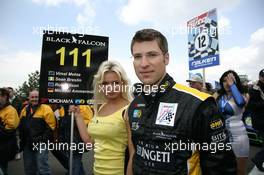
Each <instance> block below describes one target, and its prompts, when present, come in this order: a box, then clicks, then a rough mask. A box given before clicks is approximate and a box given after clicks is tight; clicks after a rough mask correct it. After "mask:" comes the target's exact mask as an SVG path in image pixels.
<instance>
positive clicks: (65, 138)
mask: <svg viewBox="0 0 264 175" xmlns="http://www.w3.org/2000/svg"><path fill="white" fill-rule="evenodd" d="M78 107H79V109H80V114H81V116H82V117H83V118H82V120H83V121H84V124H85V126H87V125H88V124H89V122H90V121H91V118H92V116H93V112H92V109H91V108H90V106H88V105H79V106H78ZM69 109H70V106H69V105H64V110H65V115H64V116H61V119H60V120H61V121H60V124H59V129H58V130H59V137H58V141H59V142H60V143H67V144H71V143H70V138H71V113H70V112H69ZM55 115H56V114H55ZM73 143H75V144H76V145H78V144H83V141H82V139H81V136H80V134H79V131H78V127H77V125H76V123H74V132H73ZM72 151H73V165H72V168H73V169H72V173H73V175H84V174H85V171H84V167H83V163H82V157H83V152H84V150H72ZM57 153H58V152H57ZM62 153H63V154H62V155H61V156H60V158H59V159H60V160H61V161H60V163H61V164H62V165H63V166H64V168H66V169H68V170H69V167H70V165H69V163H70V162H69V158H70V150H65V151H63V152H62ZM65 157H66V158H65ZM66 159H67V160H68V161H67V162H65V160H66ZM67 174H69V171H68V172H67Z"/></svg>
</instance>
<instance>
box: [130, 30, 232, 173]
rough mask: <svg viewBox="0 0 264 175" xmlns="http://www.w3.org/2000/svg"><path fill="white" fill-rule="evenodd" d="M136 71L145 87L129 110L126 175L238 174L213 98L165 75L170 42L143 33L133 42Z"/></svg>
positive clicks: (156, 34)
mask: <svg viewBox="0 0 264 175" xmlns="http://www.w3.org/2000/svg"><path fill="white" fill-rule="evenodd" d="M131 52H132V55H133V58H134V62H133V64H134V69H135V72H136V74H137V76H138V78H139V79H140V80H141V82H142V83H143V84H142V86H137V87H138V88H139V87H140V88H139V89H136V90H137V91H138V92H139V91H141V93H139V95H138V96H136V97H135V99H134V100H133V102H132V103H131V104H130V107H129V109H128V111H127V120H128V122H127V125H128V128H129V130H128V136H129V153H130V159H129V163H128V168H127V174H134V175H174V174H175V175H178V174H205V175H211V174H212V175H215V174H225V175H228V174H230V175H231V174H236V162H235V156H234V154H233V151H232V149H231V145H230V144H229V143H228V136H227V133H226V130H225V126H224V121H223V118H222V116H221V115H220V113H218V109H217V107H216V103H215V101H214V99H213V98H212V97H211V96H210V95H208V94H205V93H202V92H199V91H197V90H195V89H192V88H189V87H186V86H183V85H180V84H178V83H175V81H174V80H173V79H172V77H170V76H169V74H167V73H166V65H167V64H168V63H169V54H168V44H167V40H166V38H165V37H164V36H163V35H162V34H161V33H160V32H158V31H156V30H153V29H143V30H140V31H138V32H137V33H136V34H135V36H134V37H133V40H132V43H131Z"/></svg>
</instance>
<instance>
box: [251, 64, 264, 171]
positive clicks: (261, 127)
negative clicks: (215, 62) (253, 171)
mask: <svg viewBox="0 0 264 175" xmlns="http://www.w3.org/2000/svg"><path fill="white" fill-rule="evenodd" d="M249 94H250V100H249V104H248V108H249V110H250V111H251V117H252V124H253V128H254V129H256V130H257V131H258V132H259V134H260V135H261V136H262V138H264V69H262V70H261V71H260V72H259V80H258V82H257V83H256V84H254V85H253V88H252V89H250V92H249ZM252 161H253V162H254V163H255V165H256V166H257V168H258V169H259V170H260V171H262V172H264V147H263V148H262V149H261V150H260V151H259V152H258V153H257V154H256V155H255V157H254V158H253V159H252Z"/></svg>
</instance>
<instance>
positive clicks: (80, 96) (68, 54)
mask: <svg viewBox="0 0 264 175" xmlns="http://www.w3.org/2000/svg"><path fill="white" fill-rule="evenodd" d="M107 58H108V37H103V36H92V35H83V34H71V33H62V32H54V31H45V32H44V35H43V45H42V57H41V70H40V89H39V98H40V102H41V103H49V104H54V103H55V104H89V102H90V101H91V100H90V99H91V98H92V96H93V92H92V82H93V76H94V74H95V73H96V72H97V70H98V68H99V66H100V64H101V63H102V62H103V61H106V60H107Z"/></svg>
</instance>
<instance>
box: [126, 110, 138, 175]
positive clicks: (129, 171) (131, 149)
mask: <svg viewBox="0 0 264 175" xmlns="http://www.w3.org/2000/svg"><path fill="white" fill-rule="evenodd" d="M127 111H128V110H126V112H125V117H124V119H125V122H126V129H127V137H128V151H129V160H128V165H127V170H126V175H133V170H132V161H133V156H134V153H135V148H134V145H133V142H132V138H131V130H130V124H129V118H128V113H127Z"/></svg>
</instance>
